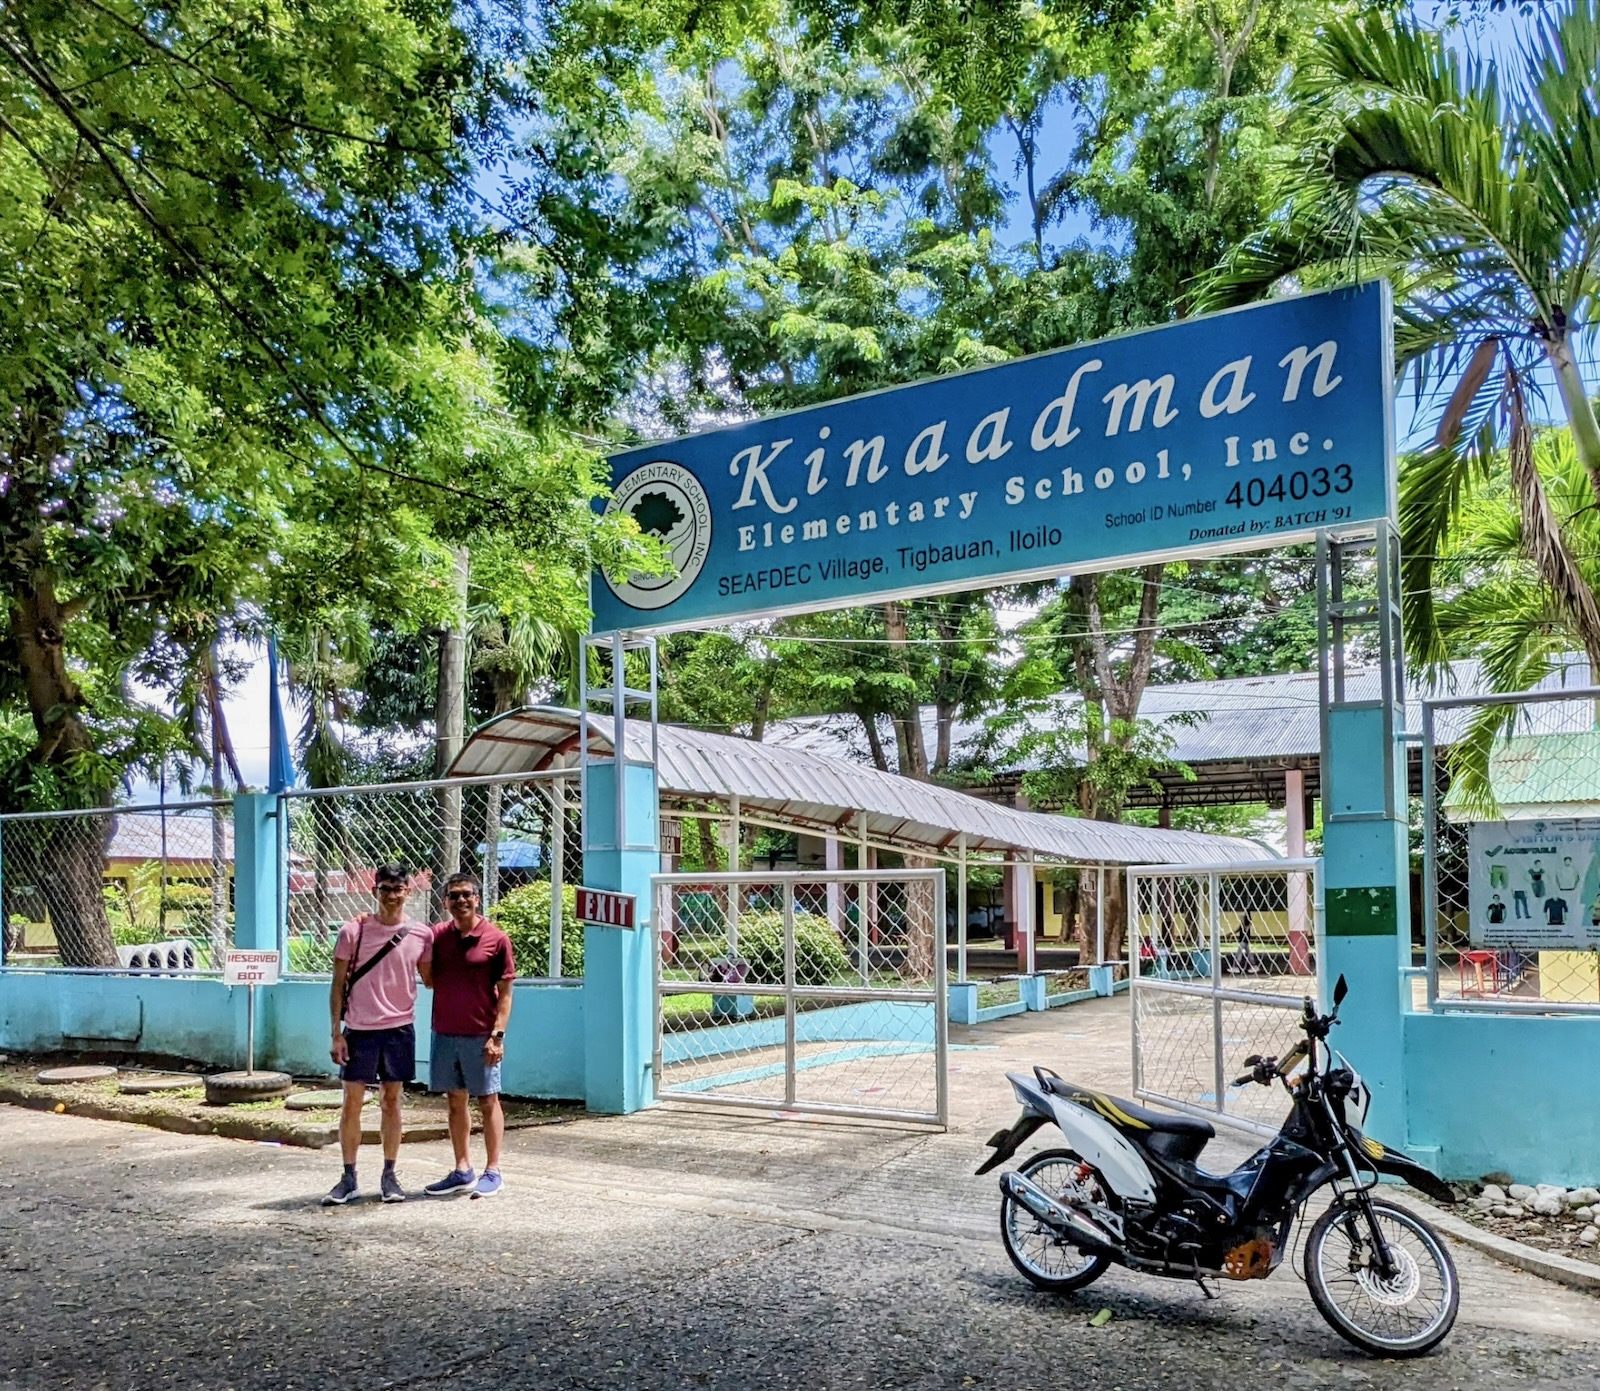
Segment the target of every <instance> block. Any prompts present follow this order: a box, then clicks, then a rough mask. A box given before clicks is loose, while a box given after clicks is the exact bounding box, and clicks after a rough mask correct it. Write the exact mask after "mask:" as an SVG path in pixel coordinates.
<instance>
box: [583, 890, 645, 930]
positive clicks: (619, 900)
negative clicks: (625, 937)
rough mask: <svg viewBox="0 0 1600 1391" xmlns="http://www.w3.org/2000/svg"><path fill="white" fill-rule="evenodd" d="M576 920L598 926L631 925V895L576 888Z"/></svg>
mask: <svg viewBox="0 0 1600 1391" xmlns="http://www.w3.org/2000/svg"><path fill="white" fill-rule="evenodd" d="M578 921H579V922H586V923H595V924H597V925H599V926H600V927H632V926H633V895H632V894H614V893H609V892H607V891H606V890H605V889H579V890H578Z"/></svg>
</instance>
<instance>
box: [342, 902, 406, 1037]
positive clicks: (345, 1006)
mask: <svg viewBox="0 0 1600 1391" xmlns="http://www.w3.org/2000/svg"><path fill="white" fill-rule="evenodd" d="M411 926H412V925H411V924H410V923H401V924H400V930H399V931H398V932H396V933H395V934H394V936H393V937H391V938H390V939H389V940H388V941H387V942H385V943H384V944H383V945H382V946H381V947H379V948H378V950H377V951H375V952H373V953H372V955H371V956H369V957H368V958H367V959H366V960H365V961H363V962H362V963H361V964H360V965H359V966H356V965H355V959H354V956H353V955H352V958H351V962H350V964H351V965H352V966H353V967H354V968H355V969H354V970H352V971H351V972H350V973H349V974H348V975H346V976H345V978H344V1000H343V1002H342V1003H341V1004H340V1006H339V1022H340V1023H341V1024H342V1023H343V1022H344V1017H345V1015H346V1014H347V1013H348V1012H349V1010H350V992H351V991H352V990H354V989H355V986H356V982H357V981H358V980H360V979H361V977H362V976H364V975H366V973H367V972H368V971H370V970H371V969H372V968H373V967H374V966H376V965H377V964H378V963H379V962H380V961H382V960H383V958H384V957H386V956H388V954H389V953H390V952H392V951H393V950H394V949H395V948H396V947H397V946H399V945H400V941H401V939H402V938H403V937H404V936H405V935H406V933H408V932H410V931H411ZM360 950H361V929H360V928H357V929H356V951H358V952H359V951H360Z"/></svg>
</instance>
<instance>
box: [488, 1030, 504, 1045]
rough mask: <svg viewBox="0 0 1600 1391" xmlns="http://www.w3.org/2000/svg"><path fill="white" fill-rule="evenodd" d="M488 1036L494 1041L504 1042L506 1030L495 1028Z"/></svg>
mask: <svg viewBox="0 0 1600 1391" xmlns="http://www.w3.org/2000/svg"><path fill="white" fill-rule="evenodd" d="M489 1037H490V1038H492V1039H493V1040H494V1041H495V1042H496V1043H504V1042H505V1041H506V1031H505V1030H504V1029H496V1030H495V1031H494V1032H493V1033H492V1034H490V1035H489Z"/></svg>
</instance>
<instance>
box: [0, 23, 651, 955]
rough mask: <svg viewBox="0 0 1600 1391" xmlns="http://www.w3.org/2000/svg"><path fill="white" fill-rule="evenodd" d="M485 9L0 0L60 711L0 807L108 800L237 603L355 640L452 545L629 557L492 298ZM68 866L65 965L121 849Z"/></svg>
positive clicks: (60, 911) (0, 479)
mask: <svg viewBox="0 0 1600 1391" xmlns="http://www.w3.org/2000/svg"><path fill="white" fill-rule="evenodd" d="M486 22H487V21H485V20H484V15H483V13H481V12H478V11H475V10H471V9H465V10H463V11H462V12H461V14H460V15H459V16H458V15H457V13H456V9H455V7H452V6H450V5H446V4H430V3H423V4H411V3H406V4H400V3H392V2H391V0H333V3H332V4H331V5H322V6H318V7H316V8H314V9H311V8H306V7H303V6H282V5H277V6H269V7H267V8H265V9H263V10H261V11H260V13H257V14H252V15H250V16H248V17H246V16H244V15H243V14H241V12H240V11H239V9H238V7H237V6H236V5H230V4H227V3H222V0H197V2H196V3H193V4H189V3H186V4H184V5H182V6H180V7H177V8H174V7H172V6H159V5H155V4H152V3H148V0H86V3H83V4H78V5H70V6H63V5H59V4H53V3H42V2H41V3H23V4H17V5H10V6H7V7H6V8H5V9H4V11H3V12H0V186H3V187H4V188H5V190H6V194H7V196H6V198H5V199H4V200H0V264H3V265H4V266H6V267H7V268H8V269H7V270H5V271H4V272H0V277H3V280H4V294H3V295H0V422H3V424H0V649H3V652H4V657H5V660H4V662H0V702H4V703H6V704H10V705H14V706H17V707H20V708H24V709H26V710H27V712H28V714H29V716H30V718H31V721H32V724H33V727H34V739H33V742H32V744H31V746H30V747H29V748H28V750H27V751H26V753H25V755H24V756H23V757H22V759H21V760H20V761H18V762H16V763H13V764H12V765H11V766H10V767H8V768H7V769H6V770H5V779H4V797H5V800H6V802H7V803H8V804H9V805H13V806H15V805H66V806H82V805H88V806H93V805H104V804H106V803H107V802H109V800H110V798H111V795H112V789H113V787H114V785H115V783H116V781H117V780H118V778H120V777H121V776H122V775H123V774H124V772H125V771H126V770H127V769H129V768H130V767H131V766H133V765H135V764H136V763H138V762H139V761H140V760H141V759H154V758H156V757H158V756H160V755H162V754H165V753H166V752H168V751H169V750H170V747H171V745H172V742H173V738H172V736H171V735H170V734H169V733H162V732H160V731H161V722H160V721H154V720H151V719H150V718H149V717H148V715H147V714H146V713H145V712H142V711H140V710H139V709H138V708H137V707H136V706H135V704H134V703H133V702H131V701H130V700H129V699H128V697H127V696H126V695H125V691H126V689H127V687H128V683H129V679H130V678H131V677H138V678H140V679H143V680H145V681H148V682H150V683H152V684H154V685H156V686H157V687H158V688H161V689H164V690H167V691H170V692H175V693H177V694H179V695H180V696H182V693H183V691H184V690H185V689H189V690H192V689H194V688H195V687H196V686H199V685H203V684H205V683H206V682H207V681H208V679H209V678H208V676H207V666H206V664H207V661H208V660H209V658H208V655H207V654H209V653H210V652H211V651H212V650H213V648H214V647H215V646H216V644H217V642H218V640H219V639H220V638H221V637H223V636H225V635H227V634H228V633H230V632H238V633H244V634H246V635H248V634H250V633H251V632H255V631H259V626H260V625H261V624H262V623H264V622H269V621H274V620H281V621H280V623H279V626H280V627H282V628H284V629H285V630H288V629H290V628H292V627H293V626H294V625H301V626H303V627H304V628H305V630H306V637H307V643H306V644H305V646H304V651H305V652H306V653H311V654H314V655H315V656H316V662H318V663H322V664H324V665H327V666H329V667H330V669H331V668H332V667H333V666H335V665H337V663H338V662H339V661H340V660H342V659H343V657H344V656H345V655H346V654H341V653H339V652H337V651H335V650H334V649H333V647H331V646H330V645H329V644H328V643H326V642H322V641H321V640H320V639H319V640H315V641H313V640H312V639H313V638H314V637H315V635H316V634H317V633H318V632H323V633H330V634H341V633H349V632H350V630H351V627H352V625H353V623H354V622H355V621H356V616H357V614H358V612H362V611H364V613H365V614H366V615H370V614H373V613H395V614H398V615H401V618H400V620H399V621H400V622H401V623H402V624H405V623H414V622H417V621H420V620H421V618H422V617H423V616H425V615H426V614H427V612H428V611H429V609H430V606H431V605H432V603H433V601H432V599H431V598H430V594H429V591H430V589H436V588H437V585H438V582H439V578H440V576H439V570H438V566H437V564H436V561H437V559H438V557H439V555H440V554H441V552H440V548H441V547H449V546H451V545H458V544H462V543H464V542H466V541H469V540H470V539H471V538H472V537H474V536H475V535H480V534H482V533H483V532H485V531H488V530H503V531H509V532H511V533H514V534H515V535H516V536H517V539H518V544H519V546H520V548H521V549H522V551H523V552H524V553H525V554H529V555H537V554H541V553H548V554H550V555H551V556H552V558H554V557H557V556H562V557H566V558H567V559H568V560H569V561H570V560H571V559H573V558H574V557H576V558H577V560H578V565H577V568H580V569H584V570H586V569H587V563H588V559H589V556H590V555H591V554H594V555H596V556H597V557H599V558H601V559H603V560H609V561H610V562H611V563H615V562H617V561H618V560H619V558H620V556H621V550H619V549H617V548H614V547H611V546H609V544H608V542H607V540H606V537H607V536H608V535H609V536H614V537H615V538H616V539H617V541H618V543H619V545H620V546H622V547H623V548H625V547H626V544H627V542H626V539H625V534H624V533H622V532H618V531H616V530H615V529H614V528H608V529H605V530H602V531H601V532H599V533H598V534H597V533H595V532H594V523H593V521H592V518H591V514H590V512H589V509H588V506H587V501H588V497H589V495H590V494H591V493H592V492H593V491H594V488H593V484H592V480H590V481H587V482H586V481H585V473H586V470H587V469H588V467H589V465H588V462H587V456H586V453H585V451H581V450H576V449H574V448H572V447H571V446H569V445H567V444H565V443H552V442H551V441H550V440H549V439H547V438H540V439H530V438H529V435H528V431H527V429H526V422H519V421H517V420H516V419H515V418H514V417H513V416H512V415H511V413H510V412H511V408H512V407H513V406H514V405H515V402H516V395H515V393H514V392H513V391H511V390H510V389H509V386H508V382H509V385H515V384H516V381H515V378H514V374H512V373H510V372H509V371H506V370H504V369H502V371H503V375H501V376H497V375H496V370H495V369H496V364H497V363H498V362H500V361H501V360H502V359H501V357H500V354H501V352H502V349H503V348H504V344H503V340H500V339H498V338H497V337H496V335H495V334H494V332H493V326H492V323H491V322H490V321H489V319H488V318H487V317H484V316H480V315H478V314H477V313H476V311H475V292H474V284H473V266H474V258H475V257H476V256H478V255H480V254H481V253H483V252H485V251H487V250H488V249H490V247H491V246H492V240H490V239H487V238H486V237H485V235H484V232H483V226H482V216H481V213H482V210H481V209H480V208H479V207H478V205H477V202H476V200H475V198H474V197H473V195H472V185H471V179H472V176H473V174H474V169H475V165H474V151H475V150H476V149H477V148H479V147H480V146H483V145H492V144H493V142H494V141H496V140H498V139H500V138H501V137H502V135H503V133H504V132H503V130H502V126H503V123H504V119H505V115H506V112H507V110H508V109H509V103H510V102H511V100H512V97H513V96H514V94H513V93H512V92H511V90H510V88H509V87H508V85H507V81H508V79H507V77H506V66H505V63H504V61H503V60H504V59H505V58H506V57H507V56H508V51H507V50H504V49H503V48H502V47H500V43H501V40H503V39H504V38H505V37H506V32H507V31H498V32H497V33H495V34H487V33H486V32H485V31H484V29H483V25H484V24H485V23H486ZM491 40H492V42H491ZM580 456H581V457H580ZM569 543H570V544H569ZM570 589H571V585H567V586H566V587H565V589H564V590H563V591H562V592H570ZM291 636H292V635H291ZM301 665H302V668H305V667H306V666H307V663H306V662H305V661H304V660H303V661H302V663H301ZM318 685H319V686H321V687H325V686H326V685H327V683H326V682H324V681H323V680H322V678H321V677H319V678H318ZM328 713H329V708H328V707H327V706H326V703H325V702H324V712H323V714H319V716H318V721H319V729H326V728H327V726H328V720H327V718H326V717H325V716H326V715H327V714H328ZM318 737H319V738H321V735H320V734H319V736H318ZM56 864H57V865H58V870H59V872H58V874H57V875H56V876H55V879H54V881H53V883H52V884H51V886H50V888H49V890H48V891H49V892H50V893H52V894H55V895H56V896H57V901H53V902H52V903H51V905H50V906H51V912H52V916H53V918H54V919H55V920H56V922H57V925H58V927H61V928H63V929H64V931H63V933H62V940H63V943H64V944H65V943H66V942H68V941H71V942H72V943H73V944H74V945H73V946H72V947H71V948H70V949H69V964H75V965H91V964H101V963H105V962H107V961H110V960H113V959H114V958H113V957H112V955H111V939H110V934H109V929H108V927H107V924H106V921H105V916H104V911H103V907H102V906H100V905H101V900H100V896H99V892H98V884H99V873H100V866H99V856H98V848H97V847H95V846H93V845H92V844H86V843H84V842H83V841H81V840H79V841H78V842H76V848H72V847H67V846H64V847H63V848H62V851H61V853H60V854H59V855H58V856H57V857H56ZM91 887H92V889H93V892H92V893H91V892H90V889H91Z"/></svg>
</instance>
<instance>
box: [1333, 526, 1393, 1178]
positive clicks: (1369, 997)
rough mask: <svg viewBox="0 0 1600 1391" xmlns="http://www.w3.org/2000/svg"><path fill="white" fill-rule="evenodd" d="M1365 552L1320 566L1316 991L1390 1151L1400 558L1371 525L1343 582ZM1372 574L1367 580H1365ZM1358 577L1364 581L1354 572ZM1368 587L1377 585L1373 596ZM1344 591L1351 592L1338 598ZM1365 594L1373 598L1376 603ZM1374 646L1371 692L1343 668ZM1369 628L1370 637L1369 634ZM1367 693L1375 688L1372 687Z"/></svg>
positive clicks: (1388, 537)
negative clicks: (1367, 561) (1361, 646)
mask: <svg viewBox="0 0 1600 1391" xmlns="http://www.w3.org/2000/svg"><path fill="white" fill-rule="evenodd" d="M1362 551H1363V548H1362V547H1360V546H1348V547H1346V548H1343V549H1342V548H1341V547H1340V545H1339V544H1338V543H1330V541H1329V540H1328V539H1327V538H1326V537H1324V538H1322V540H1321V541H1320V542H1319V546H1318V559H1319V570H1320V571H1321V575H1320V585H1319V588H1320V590H1321V593H1320V596H1319V597H1320V600H1321V610H1322V611H1321V614H1320V615H1319V617H1320V619H1321V628H1322V633H1321V639H1322V643H1321V646H1322V817H1323V840H1322V893H1323V916H1322V923H1321V942H1320V944H1319V950H1320V953H1321V962H1320V966H1321V970H1320V975H1321V979H1322V987H1323V991H1324V996H1325V998H1324V1001H1323V1005H1324V1008H1326V1007H1327V1004H1328V1001H1327V999H1326V996H1327V995H1328V994H1330V993H1331V992H1332V990H1333V986H1334V983H1335V982H1336V981H1337V980H1338V979H1339V977H1340V976H1341V975H1343V976H1344V977H1345V979H1346V982H1347V983H1348V985H1349V987H1350V994H1349V998H1348V999H1346V1001H1345V1003H1344V1007H1343V1009H1342V1010H1341V1011H1340V1016H1341V1019H1342V1023H1341V1024H1340V1026H1339V1028H1338V1029H1336V1030H1335V1032H1334V1034H1333V1037H1332V1038H1330V1039H1329V1044H1330V1045H1331V1046H1332V1047H1334V1048H1337V1049H1338V1050H1339V1051H1340V1052H1342V1053H1344V1054H1345V1056H1346V1057H1348V1058H1349V1059H1350V1061H1351V1063H1352V1064H1353V1065H1354V1066H1355V1068H1356V1070H1357V1071H1358V1072H1359V1073H1360V1074H1361V1076H1362V1077H1363V1079H1365V1081H1366V1082H1367V1084H1368V1086H1369V1087H1370V1088H1371V1090H1372V1109H1371V1111H1370V1112H1369V1114H1368V1118H1367V1126H1368V1129H1369V1130H1370V1132H1371V1133H1372V1134H1373V1135H1374V1136H1375V1137H1377V1138H1378V1139H1381V1140H1383V1141H1385V1142H1386V1143H1388V1144H1390V1145H1394V1146H1397V1147H1399V1146H1404V1145H1405V1144H1406V1141H1407V1126H1406V1110H1405V1104H1406V1098H1405V1039H1404V1016H1405V1012H1406V1009H1407V1008H1408V1006H1407V1003H1406V1001H1405V998H1404V994H1403V992H1404V991H1406V990H1408V989H1409V980H1408V978H1407V977H1406V976H1405V974H1404V973H1403V968H1404V967H1406V966H1408V965H1409V964H1410V956H1411V895H1410V893H1409V876H1410V861H1409V856H1408V846H1407V815H1406V800H1407V781H1406V749H1405V744H1404V731H1405V719H1404V708H1405V704H1404V703H1405V676H1404V670H1403V666H1402V662H1401V657H1400V651H1401V649H1400V614H1399V584H1398V570H1399V552H1398V546H1397V544H1396V542H1395V539H1394V535H1393V532H1392V530H1391V529H1390V528H1388V527H1380V528H1379V534H1378V537H1377V540H1376V543H1373V542H1367V543H1365V547H1364V551H1365V555H1367V556H1371V557H1373V561H1372V564H1371V571H1369V572H1367V574H1368V575H1371V579H1369V580H1367V582H1366V583H1362V584H1360V585H1357V584H1353V583H1352V582H1351V580H1350V579H1348V578H1347V577H1346V575H1345V567H1346V566H1347V565H1348V564H1349V563H1350V561H1351V560H1352V559H1354V560H1356V561H1359V560H1360V559H1361V558H1362ZM1372 571H1375V575H1372V574H1371V572H1372ZM1355 573H1356V575H1357V576H1361V575H1362V571H1361V570H1360V569H1359V568H1357V569H1356V571H1355ZM1373 581H1375V586H1373ZM1347 586H1349V588H1348V590H1347ZM1372 587H1375V588H1376V591H1377V593H1376V602H1374V595H1373V592H1372ZM1358 626H1359V627H1360V629H1361V630H1362V631H1363V635H1364V636H1367V637H1368V638H1370V637H1373V636H1375V637H1376V638H1377V643H1376V646H1377V648H1378V652H1379V660H1378V663H1377V671H1376V673H1373V674H1374V675H1376V677H1377V678H1378V679H1377V681H1376V683H1374V682H1373V681H1372V679H1371V676H1370V675H1367V674H1366V671H1367V670H1368V669H1365V668H1363V669H1361V670H1362V677H1361V684H1358V683H1357V679H1356V675H1357V669H1355V668H1354V667H1352V669H1351V670H1349V671H1347V670H1346V652H1347V650H1348V649H1347V644H1348V643H1349V641H1350V640H1351V638H1352V637H1353V636H1355V632H1354V630H1356V629H1357V627H1358ZM1374 629H1376V632H1375V633H1374V631H1373V630H1374ZM1374 684H1375V685H1376V687H1377V689H1373V685H1374Z"/></svg>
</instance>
